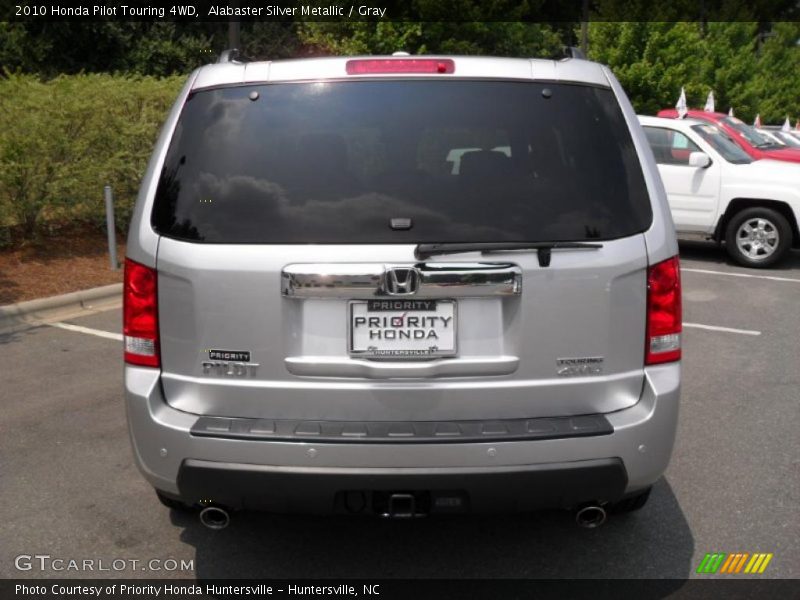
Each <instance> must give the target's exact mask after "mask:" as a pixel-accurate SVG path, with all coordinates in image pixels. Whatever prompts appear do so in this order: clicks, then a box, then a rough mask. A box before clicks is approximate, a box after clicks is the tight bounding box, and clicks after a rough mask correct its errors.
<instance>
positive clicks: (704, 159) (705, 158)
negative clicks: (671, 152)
mask: <svg viewBox="0 0 800 600" xmlns="http://www.w3.org/2000/svg"><path fill="white" fill-rule="evenodd" d="M689 166H690V167H697V168H698V169H705V168H706V167H709V166H711V157H710V156H709V155H708V154H706V153H705V152H692V153H691V154H690V155H689Z"/></svg>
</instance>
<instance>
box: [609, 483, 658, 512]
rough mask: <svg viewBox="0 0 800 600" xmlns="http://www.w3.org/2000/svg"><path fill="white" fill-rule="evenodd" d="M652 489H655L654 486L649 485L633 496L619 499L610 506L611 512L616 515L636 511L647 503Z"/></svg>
mask: <svg viewBox="0 0 800 600" xmlns="http://www.w3.org/2000/svg"><path fill="white" fill-rule="evenodd" d="M651 491H653V488H651V487H649V488H647V489H646V490H643V491H641V492H638V493H637V494H635V495H633V496H629V497H627V498H623V499H622V500H618V501H617V502H615V503H614V504H612V505H611V506H610V510H609V512H610V513H612V514H615V515H619V514H624V513H631V512H635V511H637V510H639V509H641V508H642V507H643V506H644V505H645V504H647V500H648V499H649V498H650V492H651Z"/></svg>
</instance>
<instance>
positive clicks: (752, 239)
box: [725, 207, 792, 269]
mask: <svg viewBox="0 0 800 600" xmlns="http://www.w3.org/2000/svg"><path fill="white" fill-rule="evenodd" d="M791 246H792V228H791V226H790V225H789V221H787V220H786V217H784V216H783V215H782V214H781V213H779V212H777V211H775V210H773V209H771V208H761V207H753V208H746V209H744V210H743V211H741V212H738V213H736V214H735V215H733V217H732V218H731V220H730V222H729V223H728V228H727V230H726V232H725V247H726V250H727V251H728V254H729V255H730V257H731V258H732V259H733V260H735V261H736V262H737V263H739V264H740V265H743V266H745V267H752V268H756V269H763V268H766V267H771V266H772V265H774V264H775V263H776V262H778V261H779V260H781V259H782V258H783V257H784V256H785V255H786V253H787V252H788V251H789V248H791Z"/></svg>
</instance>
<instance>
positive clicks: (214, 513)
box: [200, 506, 231, 531]
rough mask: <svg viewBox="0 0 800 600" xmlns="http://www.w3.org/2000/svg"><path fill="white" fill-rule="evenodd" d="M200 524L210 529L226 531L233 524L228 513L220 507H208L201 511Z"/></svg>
mask: <svg viewBox="0 0 800 600" xmlns="http://www.w3.org/2000/svg"><path fill="white" fill-rule="evenodd" d="M200 522H201V523H202V524H203V525H205V526H206V527H208V528H209V529H214V530H217V531H218V530H220V529H225V528H226V527H227V526H228V525H229V524H230V522H231V516H230V515H229V514H228V511H227V510H225V509H224V508H220V507H219V506H207V507H206V508H204V509H203V510H201V511H200Z"/></svg>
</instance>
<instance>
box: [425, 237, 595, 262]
mask: <svg viewBox="0 0 800 600" xmlns="http://www.w3.org/2000/svg"><path fill="white" fill-rule="evenodd" d="M602 247H603V244H590V243H587V242H475V243H468V242H463V243H462V242H445V243H441V244H419V245H417V247H416V249H415V250H414V256H415V257H416V258H417V260H425V259H426V258H429V257H431V256H434V255H437V254H458V253H460V252H478V251H480V252H484V253H486V252H503V251H504V250H536V255H537V257H538V259H539V266H540V267H549V266H550V256H551V252H552V251H553V250H554V249H556V248H592V249H595V250H596V249H598V248H602Z"/></svg>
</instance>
